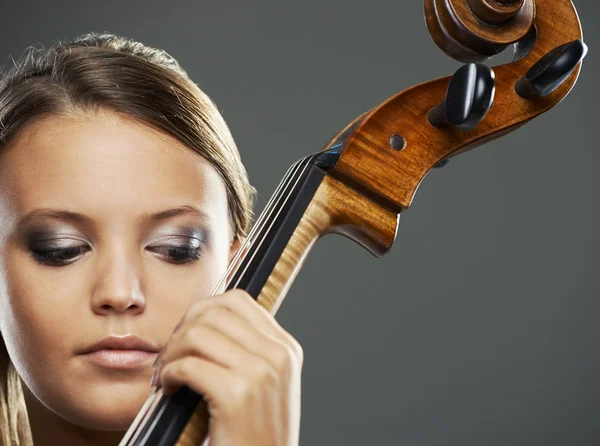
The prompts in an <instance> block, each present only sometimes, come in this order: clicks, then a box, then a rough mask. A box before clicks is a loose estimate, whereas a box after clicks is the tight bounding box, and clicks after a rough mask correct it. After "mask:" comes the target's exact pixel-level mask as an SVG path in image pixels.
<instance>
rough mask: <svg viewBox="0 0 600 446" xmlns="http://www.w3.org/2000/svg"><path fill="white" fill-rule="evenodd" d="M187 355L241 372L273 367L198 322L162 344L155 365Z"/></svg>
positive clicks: (165, 363)
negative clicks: (159, 355) (160, 353)
mask: <svg viewBox="0 0 600 446" xmlns="http://www.w3.org/2000/svg"><path fill="white" fill-rule="evenodd" d="M225 311H226V310H225ZM187 356H196V357H199V358H203V359H206V360H208V361H211V362H214V363H217V364H219V365H220V366H221V367H225V368H228V369H231V370H236V371H242V372H243V371H244V370H246V369H257V368H264V367H269V368H273V366H271V365H270V364H268V363H266V361H265V360H264V359H263V358H261V357H259V356H257V355H255V354H253V353H251V352H249V351H247V350H246V349H244V348H243V347H242V346H241V345H240V344H239V343H237V342H236V341H234V340H233V339H231V338H230V337H229V336H227V335H226V334H224V333H222V332H220V331H219V330H218V329H215V328H213V327H210V326H208V325H203V324H201V323H196V324H194V325H190V326H186V327H183V328H182V329H181V330H180V331H179V332H178V333H177V334H175V335H174V336H173V338H172V339H171V340H170V341H169V342H168V343H167V345H165V347H164V349H163V352H162V355H161V357H160V358H159V360H158V361H157V364H156V368H157V369H159V370H160V369H162V368H164V367H166V366H167V365H168V364H169V363H170V362H174V361H177V360H179V359H181V358H184V357H187ZM273 372H275V370H273Z"/></svg>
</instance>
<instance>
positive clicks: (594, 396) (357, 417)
mask: <svg viewBox="0 0 600 446" xmlns="http://www.w3.org/2000/svg"><path fill="white" fill-rule="evenodd" d="M575 6H576V7H577V9H578V12H579V15H580V18H581V21H582V23H583V29H584V37H585V40H586V42H587V44H588V45H589V47H590V53H589V54H588V56H587V58H586V60H585V62H584V66H583V70H582V72H581V75H580V78H579V81H578V83H577V85H576V86H575V88H574V90H573V91H572V92H571V94H570V95H569V96H568V97H567V98H566V99H565V100H564V101H563V102H562V103H561V104H559V105H558V106H557V107H556V108H554V109H552V110H550V111H549V112H548V113H546V114H544V115H542V116H540V117H538V118H537V119H535V120H534V121H532V122H530V123H529V124H527V125H526V126H525V127H523V128H521V129H519V130H517V131H516V132H514V133H512V134H509V135H507V136H504V137H502V138H501V139H499V140H496V141H494V142H491V143H489V144H487V145H485V146H483V147H480V148H478V149H476V150H473V151H471V152H468V153H465V154H463V155H461V156H459V157H456V158H454V159H452V160H451V161H450V163H449V164H448V165H447V166H446V167H445V168H443V169H436V170H435V171H433V172H431V173H430V174H429V175H428V176H427V178H426V179H425V180H424V181H423V182H422V184H421V186H420V187H419V190H418V192H417V194H416V197H415V200H414V202H413V204H412V206H411V207H410V209H409V210H408V211H407V212H405V213H404V214H403V215H402V217H401V222H400V228H399V232H398V236H397V240H396V243H395V245H394V247H393V249H392V251H391V252H390V253H389V254H388V255H386V256H384V257H382V258H380V259H377V258H375V257H371V256H370V255H369V254H368V253H367V252H366V251H363V250H362V248H360V247H358V246H357V245H354V244H353V243H351V242H349V241H348V240H346V239H344V238H342V237H339V236H331V237H326V238H324V239H323V240H321V242H320V243H319V244H317V245H316V247H315V248H314V249H313V251H312V252H311V254H310V255H309V257H308V260H307V262H306V264H305V266H304V267H303V269H302V271H301V272H300V275H299V276H298V278H297V279H296V282H295V284H294V286H293V287H292V289H291V291H290V292H289V294H288V296H287V298H286V300H285V301H284V303H283V305H282V307H281V309H280V311H279V313H278V316H277V318H278V320H279V321H280V323H281V324H282V325H283V326H284V327H285V328H286V329H287V330H289V331H290V332H291V333H292V334H293V335H294V336H295V337H296V338H297V339H298V340H299V341H300V342H301V344H302V345H303V347H304V350H305V355H306V362H305V365H304V369H303V396H302V414H303V415H302V417H303V418H302V432H301V444H302V445H330V446H333V445H366V444H385V445H387V444H394V445H431V446H433V445H490V446H491V445H545V446H549V445H564V444H569V445H571V444H573V445H595V444H599V443H600V414H599V409H600V376H599V373H598V372H599V371H600V345H599V344H600V327H599V326H598V323H597V320H598V317H599V310H600V300H599V299H598V294H599V285H598V280H597V276H598V273H597V270H598V266H599V264H600V262H599V260H598V254H597V251H598V249H599V248H600V237H599V235H598V223H599V214H598V207H597V192H598V190H599V188H600V179H599V176H598V174H597V169H598V167H599V166H600V156H599V153H598V147H597V145H598V144H597V142H596V140H595V137H594V135H595V134H596V135H597V133H595V132H596V131H597V129H598V126H599V125H600V123H599V122H598V120H599V117H598V113H597V112H596V110H597V106H598V100H599V96H598V92H599V87H598V81H597V80H596V79H597V78H598V76H597V70H598V69H599V68H600V67H599V66H598V64H599V58H598V56H597V55H598V54H599V52H600V35H599V33H598V28H597V23H598V20H599V18H600V14H599V12H600V6H599V5H598V4H597V2H594V1H592V0H575ZM422 8H423V6H422V2H421V1H420V0H411V1H406V0H403V1H400V0H396V1H390V0H381V1H369V2H364V1H363V2H359V1H355V0H346V1H343V2H341V1H340V2H335V1H333V0H304V1H302V2H281V1H269V2H266V1H261V2H246V1H242V0H237V1H221V2H216V1H211V2H206V1H185V2H178V1H172V2H142V1H120V2H114V3H112V2H94V3H92V2H80V1H69V2H46V1H41V0H39V1H37V2H20V3H19V4H17V3H16V2H6V1H5V2H3V3H2V14H1V15H0V55H1V57H2V62H3V63H6V62H7V61H8V63H10V61H9V59H8V57H9V55H12V56H13V57H15V58H17V57H18V56H19V55H20V54H21V53H22V51H23V50H24V49H25V48H26V47H27V46H28V45H31V44H33V43H35V42H41V43H43V44H45V45H48V44H50V43H51V42H52V41H53V40H55V39H61V40H62V39H69V38H72V37H75V36H76V35H79V34H81V33H84V32H87V31H103V30H107V31H110V32H114V33H117V34H122V35H125V36H128V37H132V38H135V39H137V40H140V41H142V42H144V43H146V44H148V45H151V46H156V47H160V48H163V49H165V50H167V51H168V52H170V53H171V54H172V55H173V56H175V57H176V58H177V59H178V60H179V61H180V63H181V64H182V66H183V67H184V69H186V70H187V71H188V73H189V74H190V76H191V77H192V78H193V80H194V81H195V82H197V83H198V85H199V86H200V87H201V88H202V89H204V90H205V91H206V92H207V93H208V94H209V95H210V96H211V97H212V98H213V99H214V100H215V102H216V103H217V104H218V106H219V108H220V110H222V112H223V114H224V116H225V119H226V121H227V122H228V124H229V126H230V127H231V130H232V132H233V135H234V137H235V139H236V141H237V143H238V146H239V148H240V151H241V154H242V158H243V160H244V163H245V165H246V166H247V169H248V171H249V175H250V179H251V181H252V183H253V184H254V185H255V186H256V188H257V189H258V191H259V196H258V202H257V207H256V210H257V213H258V211H260V210H261V209H262V208H263V206H264V205H265V203H266V202H267V200H268V198H269V197H270V195H271V193H272V191H274V189H275V187H276V186H277V184H278V183H279V181H280V179H281V177H282V175H283V173H284V171H285V170H286V169H287V167H288V166H289V165H291V164H292V163H293V162H294V161H295V160H296V159H298V158H300V157H302V156H304V155H306V154H308V153H312V152H315V151H318V150H320V149H321V147H322V146H323V144H325V142H326V141H327V140H328V139H329V138H330V137H331V136H332V135H333V134H335V133H336V132H337V130H338V129H340V128H341V127H343V126H344V125H345V124H346V123H347V122H349V121H350V120H352V119H353V118H354V117H356V116H357V115H359V114H360V113H362V112H363V111H365V110H367V109H370V108H371V107H373V106H375V105H377V104H379V103H380V102H382V101H383V100H385V99H386V98H387V97H389V96H391V95H393V94H395V93H397V92H398V91H400V90H403V89H405V88H408V87H410V86H412V85H414V84H416V83H420V82H423V81H427V80H430V79H433V78H437V77H440V76H445V75H448V74H451V73H453V72H454V71H455V70H456V69H457V68H458V67H459V66H460V64H459V63H458V62H456V61H454V60H452V59H450V58H448V57H447V56H445V55H444V54H443V53H442V52H441V51H440V50H438V48H437V47H436V46H435V44H434V43H433V41H432V40H431V38H430V37H429V34H428V32H427V30H426V26H425V23H424V20H423V11H422ZM501 57H502V56H501ZM505 59H506V58H505ZM494 63H496V62H494Z"/></svg>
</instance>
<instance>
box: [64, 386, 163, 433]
mask: <svg viewBox="0 0 600 446" xmlns="http://www.w3.org/2000/svg"><path fill="white" fill-rule="evenodd" d="M87 390H88V391H87V392H85V393H82V394H80V395H79V396H74V401H76V405H77V407H75V408H73V411H72V412H73V413H74V414H77V415H76V417H77V419H73V420H71V421H73V422H75V423H76V424H78V425H80V426H83V427H87V428H90V429H97V430H106V431H117V430H118V431H125V430H127V429H128V428H129V426H131V424H132V423H133V420H134V419H135V417H136V416H137V415H138V413H139V412H140V410H141V409H142V406H143V405H144V403H145V402H146V400H147V398H148V396H149V395H150V392H151V390H152V388H151V387H150V385H149V384H148V383H144V385H141V384H140V385H136V384H127V385H123V386H121V385H109V386H107V387H104V388H103V389H98V388H97V389H89V388H88V389H87Z"/></svg>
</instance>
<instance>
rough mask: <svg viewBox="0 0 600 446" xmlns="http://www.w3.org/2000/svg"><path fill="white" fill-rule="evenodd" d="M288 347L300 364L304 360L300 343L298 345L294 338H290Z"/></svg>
mask: <svg viewBox="0 0 600 446" xmlns="http://www.w3.org/2000/svg"><path fill="white" fill-rule="evenodd" d="M290 348H291V350H292V352H293V354H294V356H295V357H296V360H298V362H299V363H300V364H302V363H303V362H304V349H303V348H302V345H300V343H299V342H298V341H297V340H296V339H294V338H292V339H291V345H290Z"/></svg>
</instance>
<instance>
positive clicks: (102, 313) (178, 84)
mask: <svg viewBox="0 0 600 446" xmlns="http://www.w3.org/2000/svg"><path fill="white" fill-rule="evenodd" d="M0 131H1V139H0V144H1V145H0V247H1V249H0V259H1V261H0V271H1V275H0V284H1V287H0V333H1V335H2V340H3V345H1V347H2V348H1V349H0V370H1V372H0V379H1V382H2V386H0V413H1V416H0V423H1V425H0V428H1V432H2V436H1V437H2V438H1V439H0V441H1V442H2V443H1V444H2V445H3V446H8V445H11V446H12V445H27V444H31V443H32V442H33V443H34V444H35V445H36V446H45V445H58V444H60V445H102V446H106V445H116V444H118V443H119V441H120V440H121V438H122V437H123V435H124V433H125V431H126V429H127V428H128V427H129V425H130V424H131V423H132V422H133V419H134V418H135V416H136V415H137V413H138V412H139V410H140V409H141V407H142V404H143V403H144V401H145V400H146V398H147V396H148V394H149V393H150V390H151V388H150V386H149V381H150V380H151V377H152V375H153V372H154V371H155V370H156V374H155V375H156V376H155V377H154V379H153V380H152V384H155V385H157V386H161V387H162V389H163V391H164V392H165V393H166V394H170V393H172V392H174V391H175V390H177V388H178V387H179V386H181V385H182V384H185V385H188V386H189V387H190V388H192V389H193V390H195V391H197V392H199V393H202V394H203V395H204V396H205V398H206V399H207V401H208V405H209V410H210V413H211V422H210V431H209V438H210V444H211V445H213V446H218V445H261V446H266V445H293V444H298V436H299V420H300V371H301V367H302V349H301V347H300V346H299V344H298V342H296V340H295V339H294V338H293V337H292V336H291V335H290V334H288V333H287V332H286V331H285V330H284V329H282V328H281V327H280V326H279V325H278V324H277V322H275V320H274V319H273V317H272V316H271V315H270V314H269V313H268V312H267V311H266V310H264V309H263V308H262V307H260V306H259V305H258V304H257V303H256V302H255V301H254V300H253V299H252V298H251V297H250V296H249V295H248V294H247V293H245V292H244V291H242V290H231V291H228V292H225V293H223V294H221V295H217V296H211V295H212V293H213V292H214V291H215V289H217V285H218V282H219V280H220V279H221V277H222V276H223V275H224V274H225V273H226V269H227V266H228V264H229V262H230V260H231V259H232V257H233V256H234V255H235V254H236V252H237V251H238V250H239V248H240V246H241V244H242V243H243V240H244V236H245V235H246V234H247V231H248V227H249V224H250V219H251V216H252V212H251V207H252V202H253V196H254V189H253V187H252V186H251V185H250V184H249V183H248V178H247V175H246V171H245V169H244V167H243V165H242V164H241V161H240V158H239V153H238V151H237V148H236V146H235V143H234V141H233V139H232V137H231V134H230V132H229V129H228V128H227V125H226V124H225V122H224V121H223V118H222V117H221V116H220V114H219V113H218V111H217V109H216V107H215V105H214V104H213V103H212V102H211V100H210V99H209V98H208V97H207V96H206V95H205V94H204V93H203V92H202V91H201V90H200V89H199V88H198V87H197V86H196V84H194V83H193V82H192V81H191V80H190V79H189V77H188V76H187V73H186V72H185V71H184V70H183V69H182V68H181V67H180V66H179V64H178V63H177V61H176V60H174V59H173V58H172V57H171V56H169V55H168V54H167V53H166V52H164V51H161V50H158V49H154V48H149V47H147V46H144V45H142V44H141V43H139V42H135V41H132V40H130V39H126V38H123V37H119V36H115V35H112V34H108V33H105V34H97V33H89V34H86V35H83V36H80V37H79V38H77V39H75V40H74V41H72V42H67V43H61V42H58V43H57V44H55V45H53V46H52V47H50V48H48V49H34V48H31V47H30V48H29V49H28V51H27V52H26V54H25V55H24V57H23V58H22V59H21V60H20V61H19V62H18V63H17V64H15V66H14V67H11V69H10V70H9V71H7V72H6V73H4V74H3V77H2V80H1V83H0ZM174 330H175V332H174ZM115 349H116V350H115ZM159 350H160V356H159V355H158V352H159ZM157 358H158V361H157ZM155 361H157V362H156V366H155V368H153V363H154V362H155Z"/></svg>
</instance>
